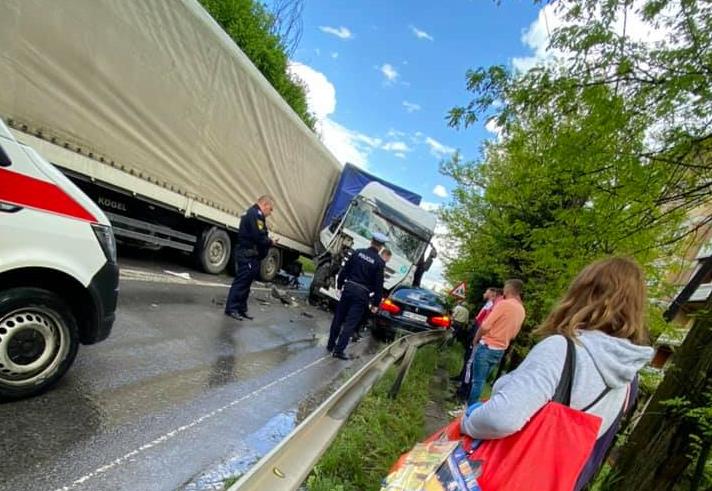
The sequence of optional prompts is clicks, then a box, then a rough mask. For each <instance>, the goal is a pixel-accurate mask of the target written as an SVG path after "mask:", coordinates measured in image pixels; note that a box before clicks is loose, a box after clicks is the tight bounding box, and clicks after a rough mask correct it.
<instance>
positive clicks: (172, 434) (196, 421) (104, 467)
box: [56, 356, 330, 491]
mask: <svg viewBox="0 0 712 491" xmlns="http://www.w3.org/2000/svg"><path fill="white" fill-rule="evenodd" d="M327 358H330V356H322V357H321V358H319V359H317V360H315V361H313V362H311V363H309V364H308V365H305V366H303V367H302V368H300V369H298V370H295V371H293V372H291V373H289V374H287V375H285V376H284V377H281V378H278V379H277V380H273V381H272V382H270V383H269V384H267V385H265V386H263V387H260V388H259V389H257V390H255V391H253V392H251V393H249V394H247V395H244V396H242V397H240V398H239V399H235V400H234V401H232V402H230V403H229V404H226V405H224V406H222V407H220V408H218V409H215V410H213V411H210V412H209V413H207V414H204V415H203V416H200V417H199V418H197V419H194V420H193V421H191V422H190V423H188V424H185V425H183V426H180V427H178V428H176V429H175V430H173V431H170V432H168V433H166V434H165V435H162V436H160V437H158V438H156V439H155V440H153V441H150V442H148V443H146V444H144V445H141V446H140V447H138V448H137V449H134V450H132V451H130V452H129V453H127V454H125V455H124V456H122V457H119V458H118V459H115V460H112V461H111V462H109V463H108V464H105V465H102V466H101V467H98V468H97V469H94V470H93V471H91V472H90V473H88V474H86V475H84V476H82V477H80V478H79V479H77V480H75V481H74V482H72V483H71V484H69V485H67V486H64V487H62V488H57V490H56V491H69V490H70V489H74V488H76V487H77V486H79V485H81V484H84V483H85V482H87V481H89V480H90V479H93V478H95V477H97V476H98V475H100V474H103V473H105V472H106V471H108V470H111V469H113V468H114V467H117V466H119V465H122V464H124V463H126V462H127V461H128V460H130V459H132V458H133V457H136V456H137V455H138V454H140V453H142V452H145V451H146V450H149V449H151V448H153V447H155V446H157V445H160V444H161V443H163V442H166V441H168V440H170V439H171V438H173V437H175V436H176V435H178V434H180V433H183V432H184V431H187V430H189V429H191V428H193V427H195V426H197V425H199V424H201V423H203V422H204V421H207V420H208V419H210V418H213V417H215V416H217V415H218V414H220V413H222V412H223V411H225V410H227V409H230V408H231V407H233V406H235V405H237V404H239V403H241V402H244V401H246V400H248V399H251V398H253V397H254V396H256V395H258V394H260V393H262V392H264V391H265V390H267V389H269V388H271V387H273V386H275V385H277V384H279V383H281V382H284V381H285V380H288V379H290V378H292V377H294V376H296V375H299V374H300V373H302V372H304V371H306V370H308V369H310V368H312V367H313V366H316V365H318V364H319V363H321V362H322V361H324V360H326V359H327Z"/></svg>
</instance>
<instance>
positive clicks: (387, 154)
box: [292, 0, 539, 203]
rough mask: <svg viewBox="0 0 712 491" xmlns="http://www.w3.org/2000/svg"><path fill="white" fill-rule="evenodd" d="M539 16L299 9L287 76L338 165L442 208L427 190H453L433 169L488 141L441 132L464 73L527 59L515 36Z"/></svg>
mask: <svg viewBox="0 0 712 491" xmlns="http://www.w3.org/2000/svg"><path fill="white" fill-rule="evenodd" d="M445 6H446V7H445ZM538 12H539V7H537V6H535V5H534V4H533V2H526V1H513V0H508V1H505V2H502V4H501V5H499V6H498V5H496V3H495V2H494V1H491V0H473V1H468V0H450V1H448V2H444V3H443V2H432V1H409V2H404V1H400V2H383V1H371V0H367V1H357V2H354V1H351V2H347V1H334V0H328V1H327V0H308V1H305V2H304V13H303V26H304V27H303V35H302V40H301V43H300V45H299V48H298V49H297V51H296V52H295V53H294V55H293V57H292V58H293V60H294V62H296V63H295V65H294V67H293V70H294V72H295V73H297V75H299V76H300V77H301V78H302V79H304V80H305V82H306V83H307V84H308V86H309V90H310V94H309V96H310V107H312V110H314V111H315V112H316V113H317V117H319V118H320V119H322V120H324V119H328V122H327V123H326V125H325V126H326V127H324V125H322V127H321V134H322V138H323V140H324V142H325V144H326V145H327V147H330V149H331V150H332V152H334V153H335V154H336V156H337V158H339V159H340V160H342V161H343V160H347V159H348V160H350V161H354V163H356V164H357V165H362V166H364V167H366V168H367V169H368V170H370V171H372V172H374V173H376V174H378V175H379V176H382V177H384V178H386V179H388V180H390V181H393V182H396V183H397V184H400V185H402V186H404V187H406V188H408V189H411V190H413V191H416V192H418V193H419V194H421V195H422V196H423V199H424V200H425V201H428V202H434V203H441V202H443V201H446V200H447V197H446V196H444V195H445V193H443V192H442V191H443V189H441V188H438V191H436V194H434V193H433V190H434V189H436V186H442V187H443V188H444V190H445V191H446V192H448V193H449V189H450V188H451V186H452V183H451V182H449V181H448V180H447V179H446V178H445V177H443V176H442V175H440V174H439V173H438V163H439V162H440V161H441V160H442V159H443V158H446V157H447V156H448V155H449V154H450V152H451V150H452V149H455V148H457V149H460V150H461V152H462V153H463V154H464V156H465V157H466V158H473V157H475V156H476V155H477V152H478V149H479V146H480V144H481V141H482V140H483V139H484V138H488V137H492V134H491V133H489V132H487V131H486V130H485V128H484V125H483V124H480V125H478V126H477V127H475V128H471V129H469V130H465V131H456V130H454V129H451V128H449V127H448V126H447V124H446V121H445V115H446V113H447V111H448V109H450V108H451V107H453V106H455V105H458V104H464V103H466V102H467V100H468V94H467V92H466V91H465V88H464V86H465V72H466V71H467V70H468V69H469V68H475V67H478V66H487V65H491V64H496V63H505V64H511V63H512V60H513V59H515V58H522V57H526V56H530V55H531V54H532V49H531V47H529V46H526V45H525V43H524V42H523V40H522V36H523V35H524V34H525V33H526V32H527V30H528V29H529V28H530V26H531V24H532V23H533V22H534V21H536V20H537V15H538ZM314 72H317V73H318V74H319V75H321V76H323V77H324V78H322V77H319V76H318V75H316V74H315V73H314ZM312 79H317V80H316V81H315V80H312ZM329 84H330V85H331V86H332V87H333V88H330V87H328V85H329ZM332 91H333V92H332ZM314 106H315V107H314ZM437 194H440V196H438V195H437Z"/></svg>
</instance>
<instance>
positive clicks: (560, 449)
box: [470, 402, 601, 491]
mask: <svg viewBox="0 0 712 491" xmlns="http://www.w3.org/2000/svg"><path fill="white" fill-rule="evenodd" d="M600 427H601V418H599V417H598V416H594V415H591V414H586V413H584V412H581V411H578V410H576V409H571V408H570V407H568V406H565V405H563V404H559V403H557V402H549V403H548V404H546V405H545V406H544V407H543V408H541V410H540V411H539V412H538V413H536V415H535V416H534V417H533V418H532V419H531V420H530V421H529V423H527V425H526V426H525V427H524V428H522V430H521V431H518V432H517V433H514V434H513V435H510V436H508V437H505V438H500V439H498V440H486V441H484V442H482V444H481V445H480V446H479V447H477V449H476V450H475V451H474V452H473V453H472V454H471V455H470V459H471V460H480V461H482V475H481V476H480V477H478V478H477V482H478V483H479V485H480V487H481V488H482V491H504V490H507V491H531V490H537V491H571V490H573V489H574V487H575V485H576V481H577V480H578V477H579V474H581V470H582V469H583V467H584V465H585V464H586V461H587V460H588V457H589V455H591V451H592V450H593V446H594V445H595V444H596V437H597V436H598V430H599V428H600Z"/></svg>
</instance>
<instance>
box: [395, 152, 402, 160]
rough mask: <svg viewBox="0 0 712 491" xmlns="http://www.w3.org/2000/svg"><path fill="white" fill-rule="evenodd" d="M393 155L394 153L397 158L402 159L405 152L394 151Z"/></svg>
mask: <svg viewBox="0 0 712 491" xmlns="http://www.w3.org/2000/svg"><path fill="white" fill-rule="evenodd" d="M393 155H395V156H396V157H398V158H399V159H404V158H405V154H404V153H402V152H398V153H394V154H393Z"/></svg>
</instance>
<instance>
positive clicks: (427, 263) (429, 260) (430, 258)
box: [423, 246, 438, 271]
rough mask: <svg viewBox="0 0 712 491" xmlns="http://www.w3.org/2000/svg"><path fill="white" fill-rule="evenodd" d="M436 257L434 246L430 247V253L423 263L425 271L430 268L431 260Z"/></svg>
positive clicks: (436, 252)
mask: <svg viewBox="0 0 712 491" xmlns="http://www.w3.org/2000/svg"><path fill="white" fill-rule="evenodd" d="M431 247H432V246H431ZM436 257H438V251H436V250H435V247H432V249H431V250H430V254H428V259H426V260H425V263H424V264H423V269H424V270H425V271H429V270H430V267H431V266H432V265H433V261H434V260H435V258H436Z"/></svg>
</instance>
